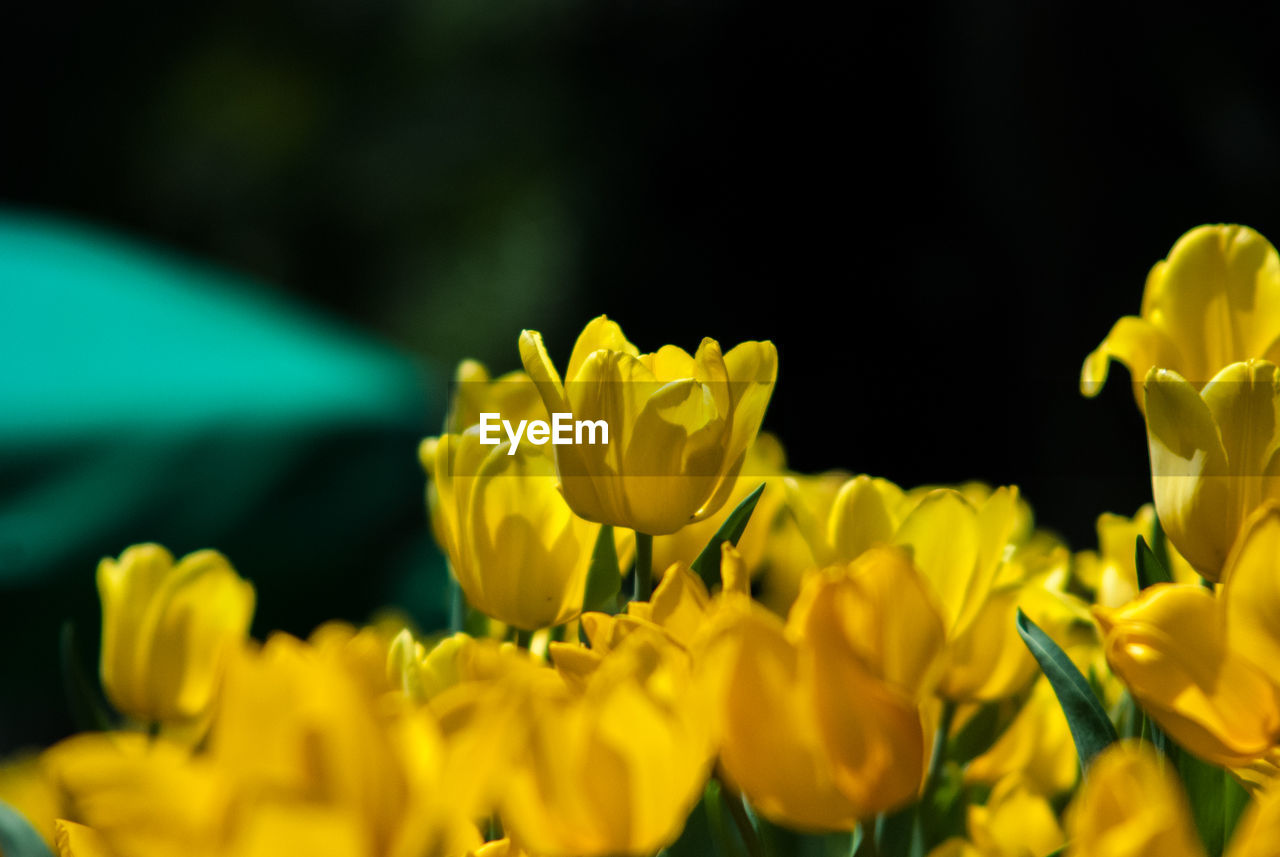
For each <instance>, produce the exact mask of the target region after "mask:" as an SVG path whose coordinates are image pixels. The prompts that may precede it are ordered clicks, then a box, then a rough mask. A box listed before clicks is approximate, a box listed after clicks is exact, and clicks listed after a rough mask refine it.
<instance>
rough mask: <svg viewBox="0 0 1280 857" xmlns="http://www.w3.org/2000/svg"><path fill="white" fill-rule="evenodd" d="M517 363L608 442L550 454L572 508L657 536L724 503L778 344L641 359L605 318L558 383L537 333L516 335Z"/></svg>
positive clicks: (712, 345)
mask: <svg viewBox="0 0 1280 857" xmlns="http://www.w3.org/2000/svg"><path fill="white" fill-rule="evenodd" d="M520 357H521V360H522V361H523V362H524V367H525V371H527V372H528V373H529V376H530V377H531V378H533V380H534V383H536V384H537V385H538V392H539V393H540V394H541V396H542V401H543V404H544V405H546V408H547V410H548V411H549V412H551V413H567V414H572V415H573V419H574V420H590V421H592V422H595V421H599V420H603V421H604V422H605V424H606V425H607V426H608V437H609V442H608V443H607V444H600V443H597V444H564V445H559V446H556V447H555V454H556V469H557V472H558V473H559V476H560V484H561V487H562V489H563V492H564V497H565V499H566V500H567V501H568V503H569V506H570V507H572V508H573V510H574V511H575V512H577V513H578V514H579V515H581V516H582V517H584V518H586V519H587V520H590V521H597V522H599V523H602V524H613V525H615V526H621V527H628V528H630V529H633V530H636V531H637V532H641V533H646V534H648V535H654V536H657V535H667V534H669V533H674V532H676V531H677V530H679V529H680V528H681V527H683V526H685V525H686V524H689V523H692V522H694V521H700V520H702V519H704V518H706V517H708V516H709V515H712V514H714V513H715V512H716V511H718V510H719V509H720V507H721V506H723V505H724V503H725V500H726V499H727V498H728V497H729V494H730V493H731V492H732V490H733V487H734V484H735V482H736V479H737V476H738V473H739V471H740V470H741V469H742V465H743V462H744V460H745V457H746V453H747V448H748V447H749V446H750V445H751V442H752V441H753V440H754V439H755V437H756V433H757V432H758V431H759V429H760V422H761V420H762V419H763V418H764V412H765V408H766V407H767V406H768V404H769V399H770V397H771V396H772V394H773V386H774V382H775V380H776V379H777V374H778V353H777V349H775V348H774V346H773V343H771V342H744V343H742V344H740V345H738V346H737V347H735V348H733V349H732V350H730V351H729V352H728V353H725V354H722V353H721V350H720V345H719V344H718V343H717V342H716V341H715V340H713V339H704V340H703V341H702V344H701V345H700V346H699V347H698V351H697V353H696V354H694V355H692V356H690V355H689V354H688V353H687V352H686V351H684V350H682V349H680V348H678V347H676V346H674V345H666V346H663V347H662V348H661V349H659V350H658V351H657V352H655V353H653V354H641V353H640V351H639V350H638V349H637V348H636V347H635V346H634V345H632V344H631V343H630V342H628V341H627V339H626V337H625V336H623V334H622V329H621V328H620V327H618V325H617V324H616V323H614V322H612V321H610V320H609V319H607V318H605V317H604V316H600V317H598V318H596V319H593V320H592V321H591V322H590V323H588V324H587V326H586V328H585V329H584V330H583V331H582V334H581V335H580V336H579V337H578V341H577V344H576V345H575V346H574V349H573V354H572V355H571V356H570V358H569V364H568V368H567V370H566V372H565V375H564V380H563V381H561V376H560V374H559V373H558V372H557V371H556V368H555V365H554V364H553V363H552V362H551V358H550V357H549V356H548V355H547V351H546V348H545V347H544V345H543V343H542V336H541V334H539V333H538V332H536V331H530V330H526V331H524V332H523V333H521V334H520Z"/></svg>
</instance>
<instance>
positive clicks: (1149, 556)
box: [1133, 536, 1173, 589]
mask: <svg viewBox="0 0 1280 857" xmlns="http://www.w3.org/2000/svg"><path fill="white" fill-rule="evenodd" d="M1133 550H1134V553H1133V561H1134V565H1135V566H1136V567H1137V569H1138V588H1139V589H1146V588H1147V587H1148V586H1154V585H1155V584H1157V583H1172V582H1173V575H1171V574H1170V573H1169V569H1167V568H1165V566H1164V563H1162V562H1161V561H1160V560H1159V559H1157V558H1156V555H1155V553H1154V552H1153V551H1152V550H1151V548H1150V547H1149V546H1148V545H1147V540H1146V539H1144V538H1143V537H1142V536H1138V540H1137V543H1136V544H1134V548H1133Z"/></svg>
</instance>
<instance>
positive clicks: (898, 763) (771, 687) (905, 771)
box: [698, 548, 944, 830]
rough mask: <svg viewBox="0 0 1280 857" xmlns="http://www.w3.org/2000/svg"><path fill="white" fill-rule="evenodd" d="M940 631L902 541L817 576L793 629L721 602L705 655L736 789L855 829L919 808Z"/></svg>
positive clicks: (801, 823) (776, 810)
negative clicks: (925, 718)
mask: <svg viewBox="0 0 1280 857" xmlns="http://www.w3.org/2000/svg"><path fill="white" fill-rule="evenodd" d="M943 635H944V631H943V625H942V619H941V617H940V615H939V609H938V607H937V605H936V604H935V603H934V599H933V597H932V595H931V594H930V592H929V590H928V588H927V586H926V585H925V583H924V581H923V580H921V578H920V575H919V573H918V572H917V571H916V570H915V569H914V568H913V567H912V565H911V563H910V561H909V560H908V558H907V555H906V554H905V553H904V552H903V551H901V550H898V549H894V548H879V549H875V550H872V551H869V552H867V553H866V554H864V555H863V556H862V557H860V558H859V559H858V560H856V561H855V562H853V563H851V564H847V565H844V566H840V567H832V568H829V569H826V570H824V571H823V572H822V573H820V574H815V575H814V576H812V577H811V578H810V579H809V580H808V581H807V582H806V585H805V589H804V590H803V591H802V593H801V595H800V597H799V599H797V601H796V604H795V606H794V607H793V608H792V610H791V615H790V617H789V619H788V622H787V624H786V625H785V626H784V625H783V623H782V622H781V621H780V620H779V619H778V618H777V617H776V616H774V615H773V614H772V613H769V612H768V611H766V610H764V609H763V608H762V607H760V606H758V605H756V604H755V603H754V602H751V601H749V600H747V599H736V600H734V601H732V602H729V603H726V604H725V605H724V608H723V609H721V610H720V611H717V613H716V615H715V617H714V619H713V625H712V629H711V630H709V631H708V632H707V634H706V636H705V637H704V638H703V640H702V641H700V644H699V650H700V656H699V658H698V660H699V664H700V666H701V667H702V668H703V669H705V670H707V672H708V674H709V675H710V676H711V677H712V678H711V679H709V681H711V682H714V683H716V684H717V688H718V689H717V691H716V693H717V695H718V697H719V699H721V700H722V702H721V705H722V706H723V712H722V715H721V719H722V721H723V723H722V729H723V737H722V741H721V751H720V763H721V766H722V768H723V771H724V774H725V777H726V779H727V781H728V782H729V784H730V785H731V786H732V787H734V788H735V789H738V790H740V791H741V792H742V793H743V794H744V795H746V797H747V798H748V799H749V800H750V801H751V804H752V806H753V807H755V808H756V810H757V811H759V812H760V813H761V814H762V815H764V816H766V817H767V818H770V819H772V820H774V821H777V822H779V823H782V824H786V825H789V826H793V827H797V828H800V829H810V830H849V829H852V827H853V826H854V825H855V824H856V823H857V821H858V819H859V818H865V817H867V816H869V815H872V814H875V813H877V812H883V811H887V810H890V809H894V808H896V807H899V806H903V805H905V804H907V803H910V802H911V800H913V799H914V798H915V796H916V793H917V792H918V790H919V788H920V783H921V780H922V777H923V772H924V765H925V760H926V756H927V750H928V742H927V739H926V736H925V732H924V727H923V725H922V722H921V712H920V705H921V702H922V701H923V699H924V698H925V697H926V696H927V695H928V694H929V693H930V692H931V690H932V687H931V685H932V682H933V681H935V680H936V677H937V673H938V658H939V653H940V651H941V646H942V641H943Z"/></svg>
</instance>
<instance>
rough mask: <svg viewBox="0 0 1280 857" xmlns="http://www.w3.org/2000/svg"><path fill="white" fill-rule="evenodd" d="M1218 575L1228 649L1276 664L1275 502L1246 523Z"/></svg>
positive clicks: (1279, 537)
mask: <svg viewBox="0 0 1280 857" xmlns="http://www.w3.org/2000/svg"><path fill="white" fill-rule="evenodd" d="M1223 579H1224V581H1226V585H1225V586H1223V590H1222V607H1223V611H1224V614H1225V619H1224V624H1225V626H1226V635H1227V643H1228V646H1229V648H1230V649H1231V651H1233V652H1239V653H1241V654H1243V655H1244V656H1245V657H1246V658H1248V659H1249V660H1250V661H1252V662H1253V663H1255V664H1257V665H1259V666H1260V667H1267V668H1271V667H1273V666H1274V665H1275V664H1280V505H1276V504H1274V503H1268V504H1267V505H1265V506H1263V507H1262V508H1261V509H1259V510H1258V512H1257V513H1256V514H1254V515H1253V516H1252V517H1251V518H1250V519H1249V520H1248V522H1246V524H1245V526H1244V528H1243V529H1242V530H1241V532H1240V537H1239V539H1238V540H1237V541H1236V544H1235V547H1234V548H1233V549H1232V552H1231V557H1230V559H1228V560H1227V567H1226V569H1225V570H1224V572H1223Z"/></svg>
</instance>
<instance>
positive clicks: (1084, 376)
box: [1080, 315, 1180, 406]
mask: <svg viewBox="0 0 1280 857" xmlns="http://www.w3.org/2000/svg"><path fill="white" fill-rule="evenodd" d="M1112 360H1119V361H1120V362H1121V363H1123V364H1124V365H1125V366H1126V367H1128V369H1129V375H1130V377H1131V379H1132V381H1133V386H1134V391H1133V392H1134V398H1136V399H1137V400H1138V404H1139V406H1141V404H1142V392H1141V389H1140V387H1139V383H1140V382H1139V379H1141V378H1145V377H1146V375H1147V372H1149V371H1150V370H1151V368H1152V367H1153V366H1176V365H1178V363H1179V362H1180V359H1179V357H1178V349H1177V346H1176V345H1175V344H1174V343H1173V342H1172V341H1171V340H1170V339H1169V338H1168V337H1167V336H1166V335H1165V334H1164V333H1163V332H1162V331H1161V330H1160V329H1159V328H1157V327H1156V326H1155V325H1153V324H1152V323H1151V322H1150V321H1148V320H1146V319H1144V318H1138V317H1137V316H1133V315H1126V316H1124V317H1123V318H1121V319H1120V320H1119V321H1117V322H1116V323H1115V325H1114V326H1113V327H1112V328H1111V332H1110V333H1108V334H1107V338H1106V339H1104V340H1102V344H1101V345H1099V346H1098V347H1097V348H1096V349H1094V350H1093V351H1092V352H1091V353H1090V354H1089V356H1088V357H1086V358H1085V359H1084V366H1083V367H1081V369H1080V392H1081V393H1082V394H1084V395H1085V396H1089V397H1093V396H1096V395H1098V393H1099V392H1101V390H1102V387H1103V385H1104V384H1106V383H1107V375H1108V370H1109V368H1110V366H1111V361H1112Z"/></svg>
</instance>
